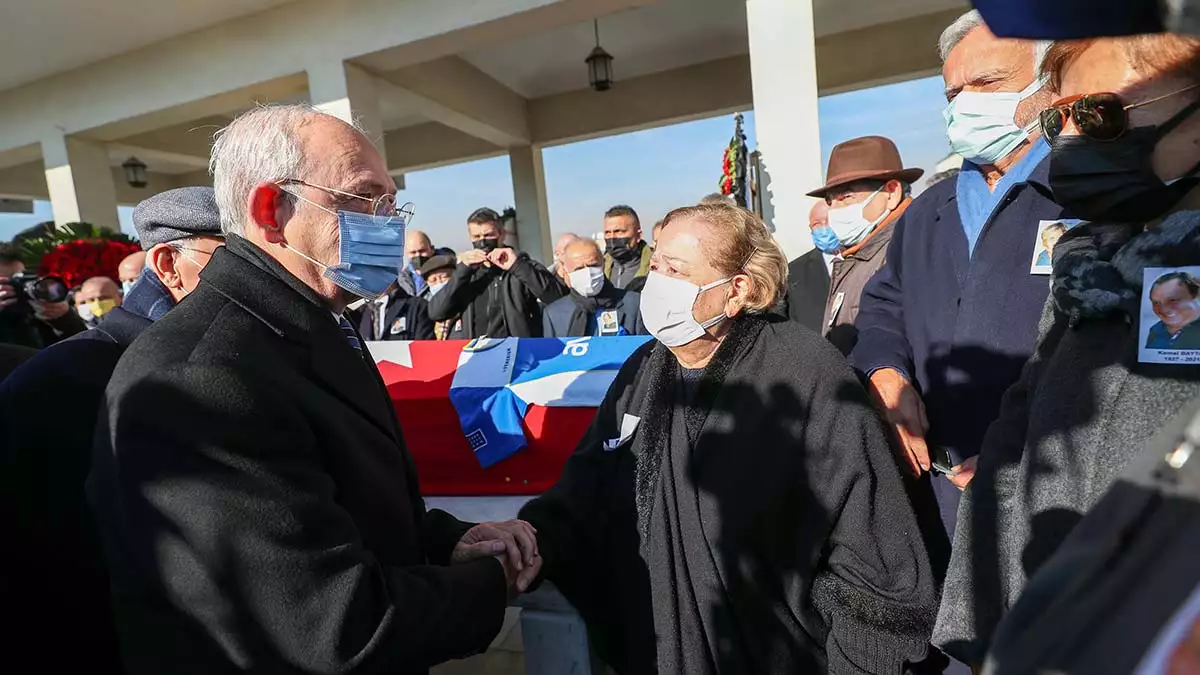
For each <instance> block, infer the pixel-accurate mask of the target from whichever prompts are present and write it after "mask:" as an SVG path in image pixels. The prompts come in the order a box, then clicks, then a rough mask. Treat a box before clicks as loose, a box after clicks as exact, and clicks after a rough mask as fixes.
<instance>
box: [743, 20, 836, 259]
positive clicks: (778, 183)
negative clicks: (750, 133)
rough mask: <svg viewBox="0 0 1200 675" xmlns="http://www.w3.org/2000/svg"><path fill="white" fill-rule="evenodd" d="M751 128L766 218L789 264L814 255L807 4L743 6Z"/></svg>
mask: <svg viewBox="0 0 1200 675" xmlns="http://www.w3.org/2000/svg"><path fill="white" fill-rule="evenodd" d="M746 21H747V23H748V28H749V34H750V75H751V79H752V81H753V85H754V125H755V129H756V132H757V136H758V149H759V150H760V151H761V152H762V160H763V165H764V166H765V169H766V171H765V172H764V174H765V175H764V178H765V179H766V180H765V181H764V182H766V181H769V183H767V184H766V185H765V186H763V187H765V190H764V193H763V200H764V202H765V201H768V200H769V201H770V204H769V205H764V208H763V211H764V213H767V214H771V215H772V217H773V223H771V224H772V225H773V227H774V230H775V239H776V241H778V242H779V244H780V245H781V246H782V247H783V250H784V252H785V253H786V254H787V256H788V258H789V259H792V258H795V257H796V256H798V255H800V254H802V253H805V252H806V251H808V250H810V249H812V238H811V237H810V236H809V233H808V211H809V209H810V208H812V202H813V200H812V198H811V197H806V196H805V194H804V193H806V192H808V191H809V190H811V189H813V188H816V187H819V186H820V185H821V184H822V180H821V179H822V176H823V168H822V167H821V141H820V137H821V136H820V134H821V129H820V125H819V124H818V120H817V61H816V44H815V42H814V39H815V36H814V33H813V11H812V3H811V2H807V1H805V0H746Z"/></svg>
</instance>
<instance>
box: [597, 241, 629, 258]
mask: <svg viewBox="0 0 1200 675" xmlns="http://www.w3.org/2000/svg"><path fill="white" fill-rule="evenodd" d="M629 239H630V238H629V237H613V238H611V239H605V240H604V250H605V251H607V252H608V254H609V255H611V256H612V257H613V258H615V259H617V260H620V261H622V262H624V261H625V260H628V259H629V258H630V257H632V256H633V249H632V248H630V247H629Z"/></svg>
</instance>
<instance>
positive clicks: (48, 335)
mask: <svg viewBox="0 0 1200 675" xmlns="http://www.w3.org/2000/svg"><path fill="white" fill-rule="evenodd" d="M24 271H25V263H24V262H22V261H21V256H19V255H17V251H16V249H14V248H13V247H12V246H11V245H9V244H0V343H4V344H12V345H21V346H22V347H29V348H31V349H41V348H42V347H45V346H47V345H52V344H54V343H55V342H58V341H59V340H65V339H66V338H69V337H71V336H72V335H75V334H76V333H82V332H83V331H85V330H87V325H86V324H85V323H84V322H83V319H81V318H79V315H78V314H76V313H75V312H72V311H71V307H70V305H68V304H67V302H66V301H63V302H41V301H38V300H33V299H30V298H28V297H23V293H22V291H21V290H20V289H18V288H16V287H15V286H13V284H12V283H11V282H10V280H11V279H12V277H14V276H16V275H18V274H20V273H22V272H24Z"/></svg>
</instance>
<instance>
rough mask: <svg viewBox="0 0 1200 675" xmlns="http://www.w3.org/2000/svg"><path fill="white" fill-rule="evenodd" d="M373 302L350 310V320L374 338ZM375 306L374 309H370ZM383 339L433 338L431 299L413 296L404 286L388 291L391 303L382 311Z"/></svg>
mask: <svg viewBox="0 0 1200 675" xmlns="http://www.w3.org/2000/svg"><path fill="white" fill-rule="evenodd" d="M373 309H374V308H373V306H372V303H367V304H365V305H363V306H362V307H359V308H358V309H356V310H354V311H353V312H352V313H351V316H352V318H351V322H352V323H353V324H354V325H355V326H357V327H358V332H359V333H362V334H363V336H364V337H365V338H366V339H368V340H374V339H375V333H374V332H373V331H372V328H374V325H375V323H374V321H375V320H374V318H373ZM369 310H372V311H369ZM379 339H380V340H432V339H434V335H433V320H432V319H430V318H429V302H428V301H426V300H425V299H424V298H421V297H413V296H411V295H409V294H408V292H407V291H405V290H403V289H401V288H398V287H397V288H395V289H393V290H392V292H391V293H389V294H388V304H387V307H386V308H385V309H384V311H383V335H382V337H380V338H379Z"/></svg>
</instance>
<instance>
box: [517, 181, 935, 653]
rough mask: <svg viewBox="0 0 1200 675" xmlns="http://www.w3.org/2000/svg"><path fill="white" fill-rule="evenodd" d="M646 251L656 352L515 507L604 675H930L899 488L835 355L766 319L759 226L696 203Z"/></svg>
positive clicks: (621, 381) (646, 298)
mask: <svg viewBox="0 0 1200 675" xmlns="http://www.w3.org/2000/svg"><path fill="white" fill-rule="evenodd" d="M660 239H661V241H660V243H659V245H658V247H657V248H656V249H655V253H654V258H653V262H652V266H651V269H652V271H651V273H650V275H649V277H648V279H647V283H646V287H645V289H644V291H643V295H642V307H641V311H642V315H643V318H644V320H645V323H646V326H647V328H648V329H649V330H650V332H651V333H652V334H653V335H654V336H655V337H656V338H657V340H656V341H655V342H651V343H649V344H647V345H646V347H644V348H642V349H641V350H639V351H638V352H637V353H636V354H635V355H634V356H633V357H632V358H631V359H630V360H629V362H627V363H626V364H625V366H624V367H623V368H622V370H621V372H620V373H619V374H618V376H617V378H616V380H615V381H614V383H613V385H612V388H611V389H610V390H609V392H608V395H607V396H606V397H605V401H604V403H603V404H602V405H601V407H600V409H599V411H598V414H597V416H596V420H595V422H594V423H593V425H592V428H591V429H590V431H589V432H588V434H587V436H586V437H585V438H584V440H583V441H582V442H581V443H580V446H579V448H578V449H577V450H576V452H575V454H574V455H573V456H572V458H571V459H570V461H569V462H568V464H567V467H566V469H565V471H564V473H563V475H562V477H561V479H560V480H559V482H558V484H557V485H555V486H554V487H553V488H552V489H551V490H550V491H549V492H547V493H546V494H545V495H543V496H542V497H540V498H538V499H536V500H534V501H533V502H531V503H530V504H528V505H527V506H526V507H525V508H524V509H523V510H522V512H521V517H522V518H523V519H526V520H528V521H530V522H531V523H533V524H534V525H535V527H536V528H537V529H538V544H539V550H540V551H541V554H542V556H543V558H544V561H545V562H544V565H545V567H544V571H545V574H546V576H547V577H548V578H549V579H550V580H552V581H554V582H555V584H557V585H558V587H559V588H560V589H561V590H562V591H563V593H564V594H565V595H566V596H567V597H568V599H570V600H571V601H572V602H573V603H574V604H575V605H576V607H578V608H579V610H580V612H581V613H582V614H583V616H584V618H585V619H586V620H587V621H588V625H589V628H590V629H591V632H592V637H593V640H594V642H595V644H596V647H597V650H598V651H599V652H600V654H601V655H602V656H603V657H604V658H605V659H606V660H607V661H608V662H609V663H610V664H611V665H612V666H613V667H614V668H616V670H617V671H618V672H621V673H654V672H660V673H680V674H682V673H687V674H688V675H705V674H708V673H820V672H832V673H856V674H857V673H901V672H924V671H925V670H929V671H931V672H932V671H940V666H941V662H940V660H941V657H940V656H938V655H930V654H929V652H930V651H932V650H929V649H928V637H929V631H930V628H931V625H932V623H931V622H932V619H933V612H934V610H935V607H936V603H937V578H936V575H935V572H934V566H933V565H932V564H931V562H930V557H929V554H928V553H927V551H926V543H925V541H924V539H923V537H922V535H921V528H920V527H919V525H918V517H917V515H916V514H915V512H914V508H913V506H912V504H911V503H910V501H909V496H908V492H907V488H908V487H909V486H907V485H906V483H905V479H904V478H902V475H901V473H900V471H899V469H898V467H897V465H896V463H895V460H894V459H893V457H894V454H893V453H892V451H891V448H890V447H889V444H888V443H889V441H888V435H887V431H886V430H885V428H884V426H883V424H882V422H881V421H880V420H879V419H878V417H877V416H876V414H875V413H874V411H873V410H872V408H871V405H870V403H869V401H868V399H867V396H866V394H865V393H864V391H863V389H862V387H861V386H860V385H859V383H858V381H857V380H856V379H855V377H854V374H853V373H852V371H851V370H850V368H849V366H848V365H847V364H846V362H845V360H844V359H843V358H842V357H841V356H840V354H838V352H837V350H835V349H834V348H833V347H831V346H830V345H829V344H828V343H827V342H825V341H824V340H823V339H821V337H820V336H819V335H816V334H814V333H812V332H810V331H808V330H807V329H805V328H802V327H801V326H799V325H798V324H795V323H792V322H787V321H783V320H782V319H779V320H778V321H772V320H770V319H768V318H767V317H766V314H765V313H766V312H767V311H768V310H769V309H770V308H771V307H772V306H774V305H775V303H776V301H777V300H778V298H779V297H780V294H781V293H782V292H783V288H784V285H785V283H786V275H787V272H786V261H785V259H784V257H783V254H782V252H781V251H780V250H779V248H778V246H777V245H776V244H775V243H774V242H773V241H772V240H771V237H770V234H769V232H768V231H767V229H766V227H765V226H764V225H763V223H762V221H761V220H759V219H758V218H757V217H756V216H754V215H753V214H751V213H749V212H748V211H745V210H743V209H739V208H737V207H734V206H731V205H726V204H709V205H702V206H696V207H689V208H685V209H678V210H676V211H674V212H672V213H671V214H670V215H669V216H668V217H667V219H666V224H665V226H664V228H663V230H662V234H661V235H660ZM926 496H927V497H928V495H926ZM926 504H927V506H928V511H926V513H927V516H928V517H929V521H928V522H930V523H931V524H932V525H933V530H934V531H936V511H935V510H934V509H933V507H932V503H931V501H929V502H926ZM905 668H908V669H909V670H908V671H906V670H905Z"/></svg>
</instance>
